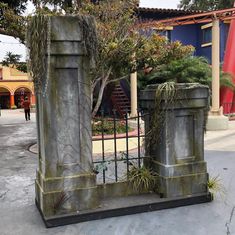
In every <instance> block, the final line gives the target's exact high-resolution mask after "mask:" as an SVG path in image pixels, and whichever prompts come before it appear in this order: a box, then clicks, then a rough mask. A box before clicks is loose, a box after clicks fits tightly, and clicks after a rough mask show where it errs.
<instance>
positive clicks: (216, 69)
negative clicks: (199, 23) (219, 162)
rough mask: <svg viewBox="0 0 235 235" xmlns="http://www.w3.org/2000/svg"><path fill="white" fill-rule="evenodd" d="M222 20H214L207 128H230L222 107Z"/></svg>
mask: <svg viewBox="0 0 235 235" xmlns="http://www.w3.org/2000/svg"><path fill="white" fill-rule="evenodd" d="M219 24H220V21H219V19H217V18H215V19H213V21H212V56H211V57H212V107H211V110H210V112H209V117H208V123H207V130H226V129H228V118H227V117H225V116H223V110H221V109H220V25H219Z"/></svg>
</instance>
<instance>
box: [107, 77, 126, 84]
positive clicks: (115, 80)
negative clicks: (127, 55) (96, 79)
mask: <svg viewBox="0 0 235 235" xmlns="http://www.w3.org/2000/svg"><path fill="white" fill-rule="evenodd" d="M128 77H130V75H125V76H123V77H120V78H116V79H112V80H109V81H108V82H107V83H106V84H107V85H108V84H110V83H112V82H117V81H121V80H123V79H126V78H128Z"/></svg>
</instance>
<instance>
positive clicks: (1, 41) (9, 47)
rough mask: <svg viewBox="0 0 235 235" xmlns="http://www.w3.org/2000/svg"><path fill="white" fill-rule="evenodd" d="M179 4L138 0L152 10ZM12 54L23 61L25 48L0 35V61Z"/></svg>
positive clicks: (175, 6) (27, 12)
mask: <svg viewBox="0 0 235 235" xmlns="http://www.w3.org/2000/svg"><path fill="white" fill-rule="evenodd" d="M178 4H179V0H140V7H152V8H171V9H176V8H177V5H178ZM31 11H32V5H31V4H29V5H28V8H27V11H26V14H29V13H30V12H31ZM9 51H10V52H12V53H14V54H18V55H21V56H22V57H21V61H25V58H26V48H25V46H24V45H23V44H20V43H19V41H18V40H16V39H14V38H13V37H8V36H5V35H1V34H0V61H2V59H3V58H4V57H5V55H6V52H9Z"/></svg>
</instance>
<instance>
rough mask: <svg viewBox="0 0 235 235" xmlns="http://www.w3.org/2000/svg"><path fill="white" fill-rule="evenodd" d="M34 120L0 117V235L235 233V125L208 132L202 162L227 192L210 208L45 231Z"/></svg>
mask: <svg viewBox="0 0 235 235" xmlns="http://www.w3.org/2000/svg"><path fill="white" fill-rule="evenodd" d="M35 141H36V126H35V115H34V114H32V119H31V121H29V122H26V121H25V120H24V113H23V112H19V111H18V110H14V111H5V110H3V111H2V116H1V117H0V235H39V234H40V235H41V234H48V235H52V234H58V235H62V234H65V235H67V234H68V235H101V234H102V235H109V234H110V235H132V234H133V235H134V234H135V235H152V234H154V235H155V234H156V235H208V234H209V235H210V234H211V235H228V234H235V209H234V208H235V183H234V180H235V121H234V122H230V128H229V130H227V131H220V132H207V134H206V137H205V158H206V161H207V163H208V169H209V172H210V174H211V175H213V176H216V175H218V174H219V175H220V177H221V180H222V183H223V185H224V187H225V188H226V190H227V193H226V194H225V195H224V196H219V195H217V197H216V198H215V200H214V201H213V202H212V203H208V204H200V205H194V206H187V207H181V208H175V209H168V210H162V211H156V212H151V213H142V214H136V215H129V216H122V217H116V218H109V219H103V220H97V221H90V222H85V223H80V224H75V225H68V226H63V227H58V228H52V229H46V228H45V227H44V224H43V222H42V220H41V217H40V215H39V213H38V211H37V209H36V207H35V205H34V178H35V169H36V165H37V157H36V155H35V154H32V153H30V152H29V151H28V147H29V146H30V145H31V144H32V143H34V142H35Z"/></svg>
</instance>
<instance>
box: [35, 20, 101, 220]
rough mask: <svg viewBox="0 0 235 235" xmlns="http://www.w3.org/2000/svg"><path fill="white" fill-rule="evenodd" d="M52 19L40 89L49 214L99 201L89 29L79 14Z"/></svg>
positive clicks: (43, 194) (39, 186) (41, 192)
mask: <svg viewBox="0 0 235 235" xmlns="http://www.w3.org/2000/svg"><path fill="white" fill-rule="evenodd" d="M50 24H51V25H50V30H51V32H50V51H47V62H48V63H47V64H48V65H47V66H48V68H47V75H46V78H45V81H44V89H43V92H42V93H39V94H37V113H38V114H37V125H38V142H39V143H38V146H39V169H38V171H37V178H36V202H37V205H38V207H39V208H40V210H41V212H42V214H43V216H44V217H46V218H47V217H50V216H54V215H60V214H64V215H69V214H71V213H75V212H78V211H80V210H86V209H91V208H95V207H97V206H98V196H97V190H96V189H97V187H96V176H95V175H94V174H93V165H92V134H91V101H90V92H91V91H90V81H89V77H88V71H89V65H90V64H89V60H88V57H87V55H86V52H85V48H84V40H85V38H84V36H83V35H84V34H83V31H82V29H81V27H80V24H79V18H78V17H72V16H64V17H51V18H50Z"/></svg>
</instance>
